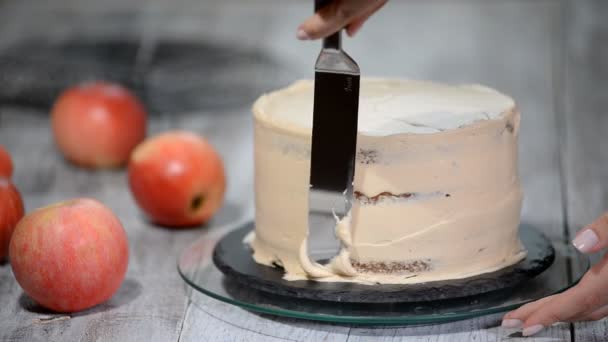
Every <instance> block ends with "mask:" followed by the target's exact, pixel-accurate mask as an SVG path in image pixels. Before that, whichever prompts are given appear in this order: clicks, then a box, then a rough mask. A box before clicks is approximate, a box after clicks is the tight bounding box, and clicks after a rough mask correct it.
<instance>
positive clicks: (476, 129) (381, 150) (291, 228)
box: [250, 79, 525, 283]
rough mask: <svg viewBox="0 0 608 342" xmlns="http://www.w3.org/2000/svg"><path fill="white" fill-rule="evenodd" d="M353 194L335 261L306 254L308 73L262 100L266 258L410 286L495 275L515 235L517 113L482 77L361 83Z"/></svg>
mask: <svg viewBox="0 0 608 342" xmlns="http://www.w3.org/2000/svg"><path fill="white" fill-rule="evenodd" d="M361 85H362V88H361V100H360V102H361V106H360V121H359V127H360V132H359V137H358V142H357V145H358V146H357V150H358V154H357V162H356V169H355V181H354V190H355V201H354V203H353V208H352V210H351V212H350V213H349V215H348V216H347V217H345V218H343V219H342V220H341V221H340V222H339V223H338V224H337V232H338V236H339V237H340V239H341V242H342V245H343V249H342V252H341V253H340V256H339V257H338V258H336V259H335V260H334V261H333V262H332V263H331V264H330V265H325V266H322V265H318V264H314V263H311V262H310V260H308V258H307V256H306V253H305V251H306V245H305V242H306V235H307V231H308V228H307V224H308V222H307V221H308V196H307V195H308V193H307V190H308V178H309V170H310V144H311V138H310V135H311V121H312V119H311V118H312V90H313V85H312V82H311V81H300V82H297V83H295V84H294V85H292V86H290V87H288V88H286V89H283V90H281V91H278V92H275V93H272V94H269V95H266V96H263V97H261V98H260V99H259V100H258V101H257V102H256V103H255V105H254V114H255V194H256V230H255V236H252V237H251V239H250V241H251V246H252V248H253V250H254V258H255V260H256V261H257V262H260V263H263V264H267V265H273V264H278V265H281V266H283V267H284V268H285V271H286V278H287V279H317V280H321V281H357V282H370V283H413V282H422V281H432V280H444V279H454V278H462V277H468V276H473V275H477V274H480V273H484V272H491V271H494V270H497V269H500V268H502V267H506V266H508V265H511V264H513V263H515V262H517V261H519V260H521V259H522V258H523V257H524V256H525V251H524V250H523V247H522V245H521V243H520V242H519V239H518V225H519V215H520V210H521V201H522V193H521V187H520V184H519V178H518V172H517V169H518V168H517V139H518V134H519V112H518V111H517V110H516V108H515V105H514V102H513V100H511V99H510V98H509V97H507V96H505V95H502V94H500V93H498V92H496V91H494V90H491V89H488V88H485V87H481V86H449V85H442V84H436V83H430V82H421V81H398V80H368V79H363V80H362V82H361Z"/></svg>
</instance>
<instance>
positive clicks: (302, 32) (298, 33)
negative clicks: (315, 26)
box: [296, 29, 310, 40]
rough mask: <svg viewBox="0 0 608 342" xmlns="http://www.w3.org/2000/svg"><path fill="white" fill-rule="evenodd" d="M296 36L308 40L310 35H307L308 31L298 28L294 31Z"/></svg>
mask: <svg viewBox="0 0 608 342" xmlns="http://www.w3.org/2000/svg"><path fill="white" fill-rule="evenodd" d="M296 37H297V38H298V39H299V40H309V39H310V36H309V35H308V33H306V31H304V30H302V29H299V30H298V32H297V33H296Z"/></svg>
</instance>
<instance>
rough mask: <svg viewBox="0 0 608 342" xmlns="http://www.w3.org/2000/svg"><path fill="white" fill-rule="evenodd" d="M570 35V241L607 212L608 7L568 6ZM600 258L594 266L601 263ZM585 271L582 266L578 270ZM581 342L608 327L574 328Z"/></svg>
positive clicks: (600, 336)
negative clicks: (607, 16)
mask: <svg viewBox="0 0 608 342" xmlns="http://www.w3.org/2000/svg"><path fill="white" fill-rule="evenodd" d="M566 13H569V15H568V20H567V22H566V26H565V27H566V31H565V38H566V39H565V44H566V45H565V51H564V52H565V54H564V56H563V57H564V63H565V67H566V70H567V73H566V77H565V79H564V83H563V85H564V89H563V93H564V95H565V96H564V98H563V101H561V102H559V105H561V108H562V109H563V110H562V113H561V115H562V117H563V121H564V125H565V132H564V133H565V138H566V139H565V140H564V141H565V143H564V144H563V153H564V160H563V166H564V168H563V169H564V177H565V184H566V195H567V196H566V198H567V201H566V211H567V214H568V229H569V235H570V237H574V236H575V234H576V232H577V231H578V230H579V229H581V228H583V227H584V226H586V225H587V224H589V223H591V222H592V221H594V220H595V219H597V218H598V217H599V216H600V215H602V214H603V213H605V212H606V211H607V210H608V149H607V146H608V135H607V134H606V132H608V115H607V113H606V108H608V96H607V95H606V94H607V91H608V48H607V46H608V45H607V44H608V22H607V21H606V13H608V3H606V2H605V1H601V0H585V1H577V2H576V3H574V2H569V3H568V6H567V8H566ZM600 257H601V255H600V254H599V253H598V254H596V255H594V256H592V258H591V259H592V261H593V262H596V261H598V260H599V258H600ZM574 267H580V265H574ZM574 337H575V340H576V341H590V342H592V341H598V342H599V341H606V340H608V321H607V320H606V319H604V320H601V321H599V322H590V323H577V324H575V335H574Z"/></svg>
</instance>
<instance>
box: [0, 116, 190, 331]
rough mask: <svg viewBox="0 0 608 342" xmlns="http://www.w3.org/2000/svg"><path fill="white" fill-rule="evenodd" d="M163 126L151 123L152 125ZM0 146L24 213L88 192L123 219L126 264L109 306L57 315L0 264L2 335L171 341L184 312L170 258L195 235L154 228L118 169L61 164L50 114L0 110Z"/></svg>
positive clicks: (182, 295)
mask: <svg viewBox="0 0 608 342" xmlns="http://www.w3.org/2000/svg"><path fill="white" fill-rule="evenodd" d="M159 128H163V124H162V123H159V125H154V127H152V130H158V129H159ZM0 144H3V145H5V146H6V147H7V148H8V149H9V150H10V151H11V153H12V154H13V156H14V160H15V169H16V174H15V179H14V180H15V183H16V184H17V186H18V187H19V188H20V189H21V191H22V194H23V197H24V200H25V203H26V207H27V210H32V209H34V208H36V207H40V206H42V205H46V204H49V203H52V202H55V201H59V200H63V199H67V198H73V197H81V196H86V197H93V198H96V199H98V200H100V201H102V202H103V203H105V204H106V205H107V206H108V207H110V208H111V209H112V210H113V211H114V212H115V213H116V214H117V216H118V217H119V219H120V220H121V221H122V223H123V226H124V228H125V230H126V232H127V235H128V238H129V242H130V262H129V269H128V272H127V276H126V279H125V281H124V283H123V285H122V287H121V289H120V290H119V292H118V293H117V294H116V295H115V296H114V297H113V298H112V299H111V300H110V301H109V302H107V303H105V304H103V305H101V306H99V307H96V308H93V309H91V310H87V311H85V312H82V313H78V314H74V315H57V314H53V313H50V312H47V311H46V310H44V309H42V308H40V307H39V306H37V305H36V304H34V303H33V302H32V301H31V300H29V299H28V298H27V296H25V295H23V292H22V291H21V289H20V288H19V286H18V285H17V283H16V282H15V281H14V279H13V277H12V273H11V270H10V267H9V265H7V264H5V265H3V266H0V280H1V282H0V297H1V299H2V300H1V301H2V303H3V305H2V306H0V317H2V323H1V326H2V328H1V329H0V340H7V341H65V340H83V341H94V340H104V341H107V340H112V341H141V340H146V341H171V340H177V338H178V336H179V331H180V330H181V325H182V319H183V315H184V312H185V310H186V305H187V298H186V296H185V292H184V290H183V282H182V281H181V279H180V278H179V276H178V275H177V272H176V269H175V265H176V255H177V254H178V253H179V252H180V251H181V250H182V249H183V247H185V246H186V245H187V243H188V242H190V241H191V240H192V239H193V238H194V237H196V236H197V235H198V234H199V232H197V231H196V230H192V231H180V232H174V231H169V230H167V229H163V228H158V227H154V226H152V225H150V224H148V223H147V222H146V220H144V219H143V218H142V217H141V215H140V214H139V212H138V210H137V208H136V207H135V204H134V202H133V201H132V200H131V198H130V195H129V193H128V187H127V184H126V176H125V174H124V172H122V171H100V172H92V171H86V170H81V169H77V168H74V167H72V166H69V165H68V164H66V163H65V162H64V161H63V159H62V158H61V156H60V155H59V154H58V153H57V151H56V150H55V148H54V145H53V144H52V139H51V136H50V129H49V126H48V118H47V117H46V116H42V115H39V113H32V112H28V111H25V110H20V109H13V108H7V107H2V108H0Z"/></svg>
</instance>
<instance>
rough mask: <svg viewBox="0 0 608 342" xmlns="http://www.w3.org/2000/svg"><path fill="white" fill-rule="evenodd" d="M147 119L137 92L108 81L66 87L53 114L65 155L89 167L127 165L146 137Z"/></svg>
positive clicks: (58, 141) (59, 142)
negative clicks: (134, 93)
mask: <svg viewBox="0 0 608 342" xmlns="http://www.w3.org/2000/svg"><path fill="white" fill-rule="evenodd" d="M146 118H147V115H146V112H145V110H144V107H143V105H142V104H141V103H140V102H139V100H138V99H137V98H136V97H135V95H133V94H132V93H131V92H130V91H129V90H127V89H125V88H124V87H122V86H120V85H117V84H112V83H107V82H94V83H84V84H81V85H78V86H75V87H73V88H70V89H68V90H66V91H65V92H64V93H63V94H62V95H61V96H60V97H59V98H58V99H57V101H56V102H55V104H54V106H53V110H52V114H51V121H52V126H53V134H54V136H55V142H56V144H57V146H58V147H59V149H60V150H61V152H62V153H63V155H64V156H65V158H66V159H68V160H70V161H72V162H73V163H75V164H76V165H80V166H83V167H89V168H109V167H118V166H122V165H124V164H126V163H127V162H128V160H129V156H130V155H131V152H132V151H133V149H134V148H135V147H136V146H137V144H139V143H140V142H142V141H143V140H144V139H145V136H146Z"/></svg>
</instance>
